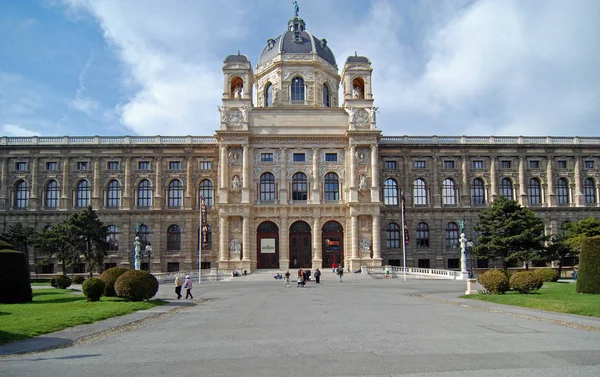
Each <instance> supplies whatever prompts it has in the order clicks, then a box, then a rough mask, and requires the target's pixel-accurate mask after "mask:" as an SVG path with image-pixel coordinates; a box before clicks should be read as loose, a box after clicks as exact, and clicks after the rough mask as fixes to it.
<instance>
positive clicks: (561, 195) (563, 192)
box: [556, 178, 569, 204]
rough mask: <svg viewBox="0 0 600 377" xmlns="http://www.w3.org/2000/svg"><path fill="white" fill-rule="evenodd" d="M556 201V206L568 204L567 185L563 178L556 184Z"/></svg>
mask: <svg viewBox="0 0 600 377" xmlns="http://www.w3.org/2000/svg"><path fill="white" fill-rule="evenodd" d="M556 200H557V202H558V204H569V183H568V182H567V180H566V179H564V178H559V179H558V181H557V182H556Z"/></svg>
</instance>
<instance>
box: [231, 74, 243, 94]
mask: <svg viewBox="0 0 600 377" xmlns="http://www.w3.org/2000/svg"><path fill="white" fill-rule="evenodd" d="M243 96H244V80H242V79H241V78H240V77H234V78H233V79H232V80H231V98H243Z"/></svg>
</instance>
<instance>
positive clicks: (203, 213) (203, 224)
mask: <svg viewBox="0 0 600 377" xmlns="http://www.w3.org/2000/svg"><path fill="white" fill-rule="evenodd" d="M207 212H208V209H207V208H206V201H205V200H204V196H203V195H200V229H201V230H202V248H203V249H204V248H207V247H208V221H207Z"/></svg>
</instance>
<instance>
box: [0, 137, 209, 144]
mask: <svg viewBox="0 0 600 377" xmlns="http://www.w3.org/2000/svg"><path fill="white" fill-rule="evenodd" d="M139 144H142V145H163V144H169V145H173V144H217V139H216V138H215V137H213V136H62V137H52V136H48V137H46V136H32V137H7V136H2V137H1V138H0V145H45V146H52V145H139Z"/></svg>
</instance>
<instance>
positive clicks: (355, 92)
mask: <svg viewBox="0 0 600 377" xmlns="http://www.w3.org/2000/svg"><path fill="white" fill-rule="evenodd" d="M352 98H354V99H361V98H363V96H362V89H361V88H360V86H358V85H356V86H354V88H352Z"/></svg>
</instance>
